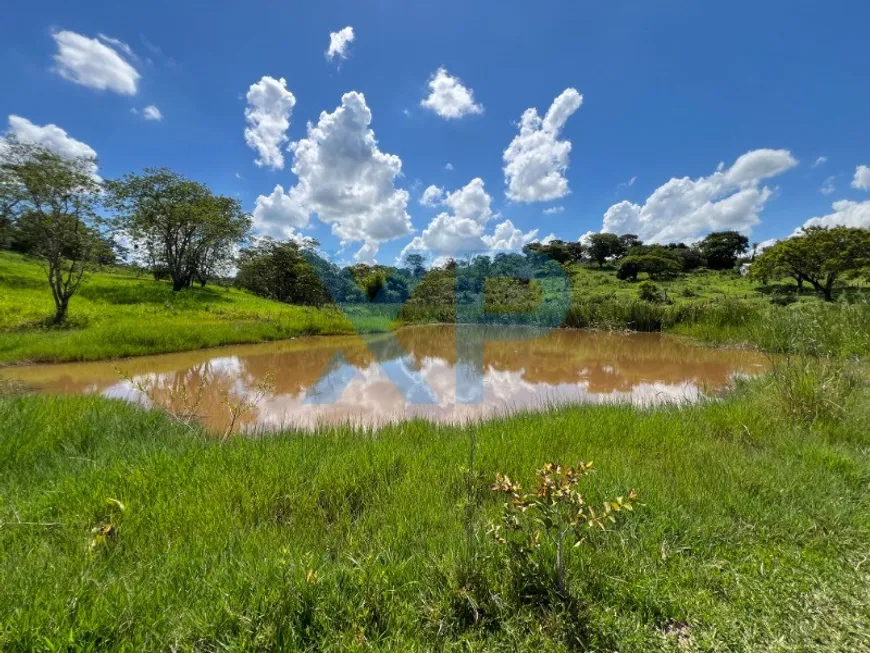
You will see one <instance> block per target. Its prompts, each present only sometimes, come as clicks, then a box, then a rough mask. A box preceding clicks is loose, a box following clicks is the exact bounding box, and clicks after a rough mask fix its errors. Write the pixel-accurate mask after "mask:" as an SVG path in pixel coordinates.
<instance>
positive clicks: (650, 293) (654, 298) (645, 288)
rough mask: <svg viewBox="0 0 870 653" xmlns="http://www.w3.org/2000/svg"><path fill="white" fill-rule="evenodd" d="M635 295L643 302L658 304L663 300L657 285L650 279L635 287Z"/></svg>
mask: <svg viewBox="0 0 870 653" xmlns="http://www.w3.org/2000/svg"><path fill="white" fill-rule="evenodd" d="M637 296H638V297H640V298H641V299H642V300H643V301H645V302H651V303H653V304H659V303H661V302H663V301H664V296H663V295H662V291H661V290H660V289H659V287H658V286H657V285H656V284H654V283H653V282H652V281H644V282H643V283H641V284H640V285H639V286H638V287H637Z"/></svg>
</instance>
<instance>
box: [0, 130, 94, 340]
mask: <svg viewBox="0 0 870 653" xmlns="http://www.w3.org/2000/svg"><path fill="white" fill-rule="evenodd" d="M3 155H4V160H3V161H4V162H3V163H2V164H0V170H2V173H0V174H2V185H0V206H2V207H5V208H3V210H4V212H5V213H6V217H5V219H8V220H9V221H10V224H14V226H15V228H16V231H17V233H19V234H21V235H22V237H24V238H26V239H27V240H28V241H30V242H31V243H32V253H33V254H35V255H36V256H38V257H39V258H40V259H41V260H42V262H43V265H44V268H45V271H46V275H47V277H48V283H49V286H50V288H51V296H52V298H53V299H54V306H55V314H54V318H53V323H54V324H60V323H62V322H63V321H64V320H65V319H66V315H67V311H68V309H69V302H70V299H71V298H72V297H73V295H75V293H76V292H78V289H79V287H80V286H81V283H82V280H83V278H84V275H85V272H86V270H87V269H88V268H89V267H90V265H91V264H92V263H93V260H94V256H95V253H96V252H97V251H98V250H99V245H100V238H99V232H98V230H97V223H98V215H97V206H98V202H99V196H100V184H99V182H98V181H97V180H96V179H94V177H93V175H92V171H93V169H94V164H95V161H94V160H93V159H92V158H88V157H79V158H72V159H70V158H64V157H61V156H60V155H58V154H55V153H54V152H51V151H50V150H48V149H46V148H45V147H43V146H41V145H36V144H32V143H21V142H18V141H16V140H15V139H6V141H5V142H4V153H3Z"/></svg>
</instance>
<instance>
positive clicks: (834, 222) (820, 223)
mask: <svg viewBox="0 0 870 653" xmlns="http://www.w3.org/2000/svg"><path fill="white" fill-rule="evenodd" d="M831 208H832V209H833V210H834V211H833V213H829V214H828V215H823V216H820V217H817V218H810V219H809V220H807V221H806V222H804V224H803V226H804V227H840V226H843V227H863V228H865V229H866V228H870V200H868V201H866V202H851V201H849V200H840V201H839V202H834V203H833V204H832V205H831ZM800 233H801V230H800V229H796V230H795V232H794V233H793V234H792V235H793V236H794V235H798V234H800Z"/></svg>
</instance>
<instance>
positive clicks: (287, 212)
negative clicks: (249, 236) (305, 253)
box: [253, 184, 309, 238]
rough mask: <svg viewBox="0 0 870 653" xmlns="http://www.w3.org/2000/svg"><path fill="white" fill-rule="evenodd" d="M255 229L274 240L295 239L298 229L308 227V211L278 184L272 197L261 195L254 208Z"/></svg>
mask: <svg viewBox="0 0 870 653" xmlns="http://www.w3.org/2000/svg"><path fill="white" fill-rule="evenodd" d="M253 218H254V228H255V229H256V230H257V232H258V233H260V234H261V235H264V236H272V237H273V238H293V237H294V236H295V235H296V229H301V228H304V227H307V226H308V220H309V215H308V211H306V210H305V208H304V207H302V206H301V205H300V204H299V202H298V201H297V200H296V198H294V197H292V196H291V195H290V194H288V193H285V192H284V188H283V186H281V185H280V184H278V185H277V186H275V190H273V191H272V194H271V195H260V196H259V197H258V198H257V202H256V206H255V207H254V213H253Z"/></svg>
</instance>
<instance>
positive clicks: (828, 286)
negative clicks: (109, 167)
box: [0, 137, 870, 324]
mask: <svg viewBox="0 0 870 653" xmlns="http://www.w3.org/2000/svg"><path fill="white" fill-rule="evenodd" d="M94 170H96V161H95V160H93V159H90V158H87V157H80V158H65V157H62V156H60V155H58V154H56V153H54V152H52V151H51V150H49V149H47V148H45V147H43V146H41V145H38V144H33V143H23V142H19V141H17V140H15V139H14V138H10V137H7V138H5V139H2V140H0V246H3V247H6V248H10V249H13V250H17V251H20V252H22V253H26V254H31V255H34V256H37V257H38V258H39V259H40V260H41V261H42V263H43V266H44V269H45V271H46V278H47V281H48V285H49V287H50V290H51V294H52V297H53V299H54V303H55V314H54V317H53V322H54V323H55V324H60V323H61V322H63V321H64V320H65V318H66V316H67V312H68V309H69V303H70V299H71V298H72V297H73V296H74V295H75V293H76V292H77V291H78V289H79V287H80V285H81V283H82V281H83V279H84V277H85V273H86V272H87V270H88V269H90V268H91V267H93V266H95V265H108V264H123V265H128V266H131V267H134V268H136V269H138V270H147V271H148V272H149V273H150V274H152V275H153V276H154V278H155V279H156V280H162V279H168V280H170V281H171V283H172V289H173V290H174V291H182V290H184V289H185V288H189V287H190V286H191V285H193V284H199V285H200V286H205V285H206V284H207V283H208V282H209V281H210V280H213V279H217V278H228V277H230V276H233V283H234V284H235V285H236V286H238V287H239V288H242V289H245V290H248V291H251V292H253V293H255V294H257V295H260V296H262V297H267V298H270V299H274V300H276V301H281V302H286V303H293V304H307V305H315V306H319V305H324V304H328V303H334V302H337V303H361V302H386V303H403V302H405V301H406V300H408V299H409V297H412V295H413V294H414V293H415V290H416V289H417V288H418V287H419V288H420V290H419V291H418V294H422V295H423V296H424V300H425V301H427V302H432V303H437V302H438V301H441V300H444V301H447V300H448V297H451V298H455V300H456V301H463V300H466V301H469V302H470V301H472V300H473V299H475V298H477V297H478V296H479V294H480V293H482V292H483V290H484V286H485V284H486V280H487V279H489V278H493V277H502V278H514V279H519V280H521V281H524V282H528V280H529V279H532V278H534V277H546V276H552V275H557V274H559V271H560V268H561V267H562V266H570V265H578V264H587V265H592V266H597V267H598V268H600V269H603V268H605V267H606V266H607V267H610V268H615V273H616V276H617V277H618V278H619V279H622V280H624V281H627V282H631V281H637V280H638V278H639V275H641V274H646V275H647V276H648V277H649V278H651V279H666V278H668V277H672V276H674V275H677V274H681V273H686V272H691V271H693V270H697V269H700V268H707V269H710V270H734V269H735V268H736V267H737V266H738V264H741V263H749V264H751V268H750V270H751V275H752V276H753V277H754V278H756V279H758V280H760V281H762V283H767V282H768V281H769V280H773V279H777V278H785V277H792V278H794V279H795V280H796V281H797V284H798V287H802V286H803V284H804V283H809V284H810V285H811V286H813V288H815V289H816V290H817V291H818V292H819V294H821V295H822V296H823V297H824V298H825V299H827V300H831V299H833V291H834V287H835V284H836V283H837V281H839V280H841V279H843V278H847V277H849V276H854V275H856V274H862V273H866V270H867V268H868V266H870V231H868V230H867V229H860V228H847V227H835V228H831V229H826V228H822V227H814V228H810V229H806V230H804V231H803V232H802V233H800V234H798V235H796V236H794V237H792V238H788V239H786V240H784V241H781V242H779V243H777V244H776V245H774V246H772V247H770V248H768V249H767V250H765V251H764V252H763V253H761V254H760V255H757V252H756V249H757V245H755V246H753V247H752V251H751V254H750V253H749V252H750V244H749V240H748V239H747V237H746V236H744V235H742V234H740V233H738V232H736V231H721V232H715V233H711V234H709V235H708V236H707V237H705V238H704V239H702V240H701V241H699V242H697V243H693V244H685V243H671V244H667V245H662V244H656V243H652V244H648V243H644V242H642V241H641V239H640V238H638V236H637V235H635V234H622V235H617V234H611V233H599V234H593V235H590V236H589V237H588V238H586V239H584V240H583V241H582V242H581V241H575V242H567V241H562V240H551V241H548V242H546V243H540V242H537V243H530V244H528V245H526V246H525V247H524V248H523V252H522V254H518V253H500V254H497V255H495V256H489V255H480V256H475V257H472V258H470V259H467V260H464V261H463V260H459V261H457V260H453V259H448V260H447V261H446V262H444V263H443V264H441V265H440V266H438V267H433V268H431V269H430V270H428V271H427V269H426V267H425V260H424V259H423V257H422V256H421V255H419V254H410V255H408V256H407V257H406V258H405V259H404V261H403V264H402V265H401V266H398V267H394V266H383V265H366V264H357V265H353V266H349V267H345V268H340V267H338V266H337V265H335V264H334V263H332V262H330V261H328V260H326V259H325V258H323V257H322V256H320V255H319V254H318V252H317V247H318V243H317V242H316V241H314V240H310V239H307V240H306V239H302V240H289V241H277V240H274V239H271V238H261V239H256V240H255V239H253V238H252V219H251V216H250V215H249V214H247V213H246V212H245V211H243V210H242V207H241V203H240V202H239V200H237V199H235V198H231V197H225V196H221V195H216V194H215V193H213V192H212V191H211V190H210V189H209V188H208V187H207V186H206V185H205V184H202V183H199V182H196V181H192V180H189V179H187V178H185V177H184V176H182V175H180V174H178V173H177V172H173V171H172V170H169V169H167V168H146V169H144V170H143V171H142V172H140V173H130V174H126V175H124V176H122V177H121V178H119V179H114V180H106V181H104V180H101V179H99V178H98V177H96V176H95V174H94ZM862 271H863V272H862ZM457 272H461V274H458V273H457ZM421 284H422V285H421ZM451 284H452V285H451ZM448 286H450V287H448ZM463 298H464V299H463Z"/></svg>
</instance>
